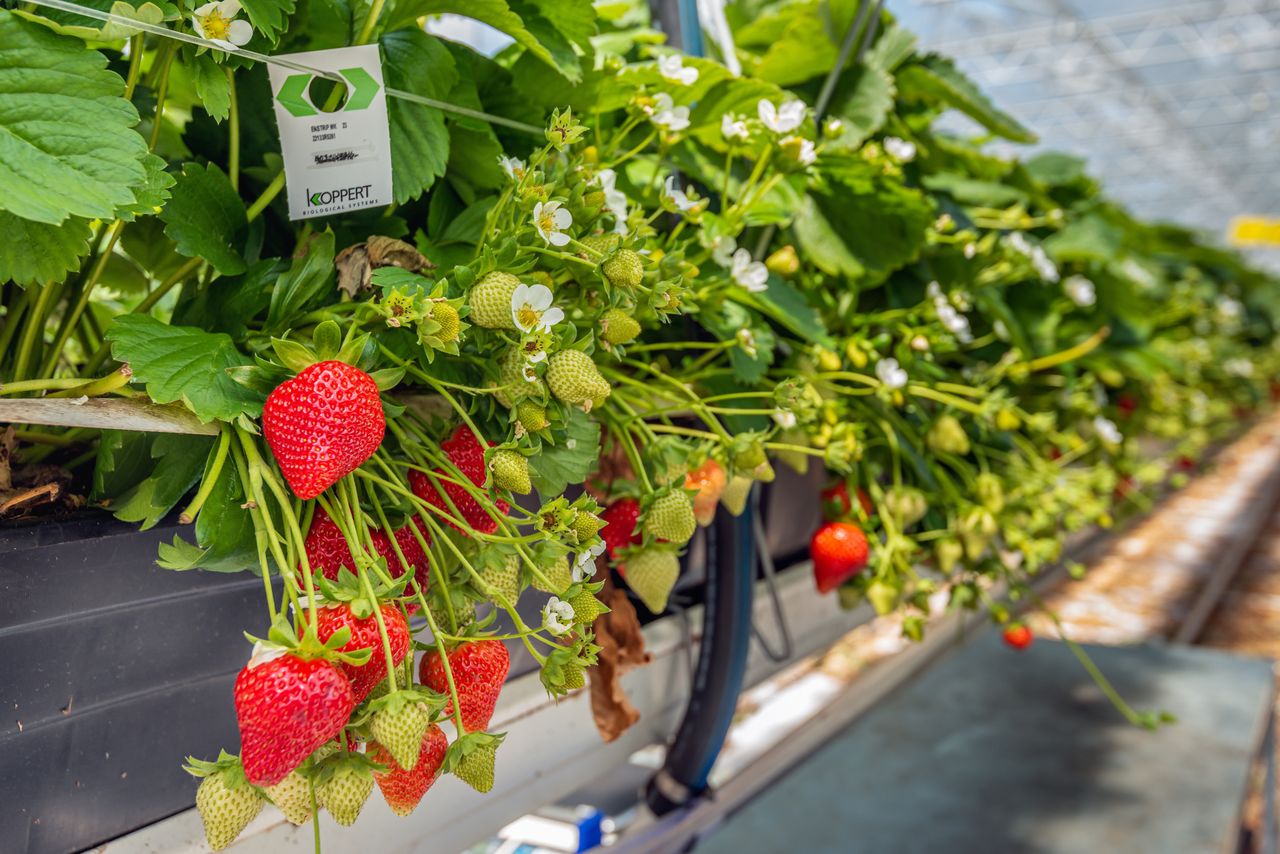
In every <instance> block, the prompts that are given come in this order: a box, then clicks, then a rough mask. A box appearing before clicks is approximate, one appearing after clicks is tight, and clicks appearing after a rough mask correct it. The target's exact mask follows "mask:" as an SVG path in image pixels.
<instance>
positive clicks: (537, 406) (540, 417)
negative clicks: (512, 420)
mask: <svg viewBox="0 0 1280 854" xmlns="http://www.w3.org/2000/svg"><path fill="white" fill-rule="evenodd" d="M516 420H517V421H519V422H520V426H521V427H523V428H524V429H525V430H526V431H528V432H530V433H536V432H538V431H539V430H542V429H545V428H546V427H547V426H548V425H549V424H550V423H551V422H550V421H548V420H547V408H546V407H545V406H543V405H542V404H541V403H535V402H534V401H532V400H522V401H520V403H519V405H517V406H516Z"/></svg>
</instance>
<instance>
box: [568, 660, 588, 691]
mask: <svg viewBox="0 0 1280 854" xmlns="http://www.w3.org/2000/svg"><path fill="white" fill-rule="evenodd" d="M586 684H587V676H586V674H585V673H584V672H583V670H582V668H581V667H579V666H578V664H577V663H576V662H574V663H572V664H567V665H565V668H564V689H565V690H566V691H577V690H578V689H579V688H584V687H586Z"/></svg>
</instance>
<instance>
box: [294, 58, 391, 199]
mask: <svg viewBox="0 0 1280 854" xmlns="http://www.w3.org/2000/svg"><path fill="white" fill-rule="evenodd" d="M281 58H282V59H291V60H293V61H295V62H297V63H299V64H301V65H306V66H310V67H311V68H318V69H320V70H323V71H332V72H335V73H337V74H339V75H341V76H342V78H343V79H344V80H346V82H347V97H346V101H345V103H344V104H343V105H342V106H341V107H340V108H339V109H337V110H336V111H334V112H332V113H326V112H324V110H323V109H322V108H323V107H324V106H325V104H323V103H321V104H316V103H313V101H312V99H311V95H310V91H309V90H310V86H311V82H312V81H313V80H314V79H315V75H312V74H308V73H307V72H305V71H292V70H290V69H288V68H282V67H280V66H278V65H274V64H273V65H270V66H268V71H269V72H270V74H271V93H272V100H273V102H274V104H275V108H276V123H277V124H278V125H279V127H280V149H281V153H282V154H283V155H284V176H285V187H286V191H287V193H288V197H289V219H308V218H310V217H316V216H329V215H331V214H339V213H345V212H346V211H355V210H360V209H361V208H372V207H378V206H380V205H389V204H391V202H392V195H391V132H390V129H389V127H388V124H387V90H386V87H385V86H384V85H383V83H382V59H381V57H380V56H379V54H378V46H377V45H376V44H371V45H360V46H357V47H340V48H336V49H334V50H313V51H310V52H308V53H292V54H287V55H285V56H283V57H281Z"/></svg>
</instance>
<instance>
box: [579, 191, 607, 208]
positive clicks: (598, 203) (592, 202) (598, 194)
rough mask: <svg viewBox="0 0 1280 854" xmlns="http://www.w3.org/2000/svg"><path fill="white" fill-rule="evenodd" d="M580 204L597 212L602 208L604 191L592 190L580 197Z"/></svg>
mask: <svg viewBox="0 0 1280 854" xmlns="http://www.w3.org/2000/svg"><path fill="white" fill-rule="evenodd" d="M582 204H584V205H585V206H586V207H588V208H591V209H593V210H597V211H598V210H599V209H600V208H602V207H604V191H603V190H592V191H591V192H590V193H587V194H586V195H584V196H583V197H582Z"/></svg>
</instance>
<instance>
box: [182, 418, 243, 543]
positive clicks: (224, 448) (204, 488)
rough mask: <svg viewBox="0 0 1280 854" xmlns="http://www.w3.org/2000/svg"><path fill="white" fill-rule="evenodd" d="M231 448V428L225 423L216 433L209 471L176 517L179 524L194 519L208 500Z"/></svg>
mask: <svg viewBox="0 0 1280 854" xmlns="http://www.w3.org/2000/svg"><path fill="white" fill-rule="evenodd" d="M230 448H231V430H230V428H228V427H227V425H225V424H224V425H222V428H221V430H220V431H219V434H218V444H217V447H215V448H214V449H213V462H212V463H210V465H209V473H208V474H206V475H205V476H204V479H203V480H202V481H200V488H199V489H198V490H197V491H196V496H195V498H192V499H191V503H190V504H188V505H187V508H186V509H185V510H183V511H182V515H180V516H179V517H178V524H179V525H190V524H191V523H192V522H194V521H195V520H196V514H197V513H199V512H200V508H201V507H203V506H204V503H205V502H206V501H208V500H209V496H210V495H211V494H212V493H213V487H214V485H215V484H216V483H217V482H218V478H219V476H221V475H222V467H223V465H224V464H226V462H227V452H228V450H230Z"/></svg>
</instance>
